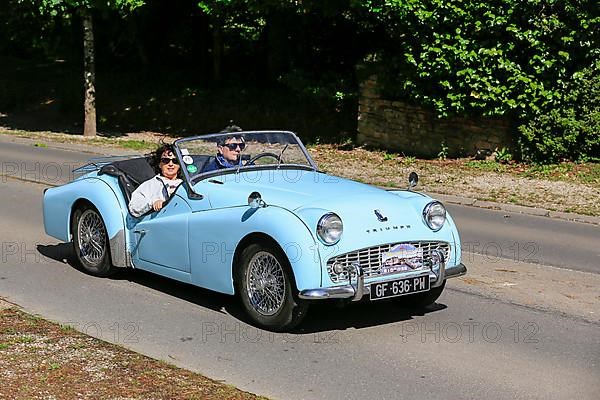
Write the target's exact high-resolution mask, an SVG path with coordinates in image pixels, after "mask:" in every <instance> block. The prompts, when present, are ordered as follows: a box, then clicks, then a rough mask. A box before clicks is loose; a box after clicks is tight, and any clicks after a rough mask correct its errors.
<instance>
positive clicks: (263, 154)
mask: <svg viewBox="0 0 600 400" xmlns="http://www.w3.org/2000/svg"><path fill="white" fill-rule="evenodd" d="M263 157H273V158H274V159H276V160H277V162H279V161H280V160H279V156H278V155H277V154H275V153H269V152H265V153H258V154H257V155H255V156H254V157H252V158H251V159H250V160H248V162H247V163H246V165H252V164H253V163H254V162H255V161H256V160H258V159H259V158H263Z"/></svg>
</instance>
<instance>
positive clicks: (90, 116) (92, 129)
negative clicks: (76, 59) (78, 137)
mask: <svg viewBox="0 0 600 400" xmlns="http://www.w3.org/2000/svg"><path fill="white" fill-rule="evenodd" d="M81 19H82V24H83V79H84V89H85V98H84V101H83V110H84V114H85V117H84V118H85V119H84V123H83V136H96V71H95V60H94V31H93V26H94V25H93V21H92V14H91V12H90V10H89V9H87V8H82V9H81Z"/></svg>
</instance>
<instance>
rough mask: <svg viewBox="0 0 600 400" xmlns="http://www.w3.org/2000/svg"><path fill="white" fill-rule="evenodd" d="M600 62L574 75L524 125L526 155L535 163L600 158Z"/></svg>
mask: <svg viewBox="0 0 600 400" xmlns="http://www.w3.org/2000/svg"><path fill="white" fill-rule="evenodd" d="M599 71H600V61H598V62H596V64H594V65H592V66H591V67H589V68H586V69H584V70H582V71H581V72H579V73H576V74H574V75H573V77H572V79H571V80H569V81H568V82H566V83H565V88H564V91H563V92H562V93H560V95H558V96H557V97H556V98H555V99H554V101H553V102H552V103H549V104H547V105H546V106H545V108H544V109H541V110H536V111H537V112H536V113H535V114H534V115H533V117H532V118H531V120H529V121H528V122H527V123H525V124H523V125H521V126H520V128H519V130H520V132H521V134H522V136H521V138H520V140H519V144H520V148H521V153H522V155H523V158H524V159H526V160H528V161H535V162H558V161H560V160H563V159H576V160H579V161H590V160H592V161H593V160H595V161H598V160H599V159H600V73H599Z"/></svg>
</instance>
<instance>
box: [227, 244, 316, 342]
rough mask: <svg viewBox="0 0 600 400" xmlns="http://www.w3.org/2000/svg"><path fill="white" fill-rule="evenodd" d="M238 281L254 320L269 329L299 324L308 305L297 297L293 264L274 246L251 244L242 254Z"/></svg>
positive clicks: (245, 307) (285, 328) (278, 329)
mask: <svg viewBox="0 0 600 400" xmlns="http://www.w3.org/2000/svg"><path fill="white" fill-rule="evenodd" d="M239 260H240V262H239V265H238V266H237V268H236V282H237V287H238V293H239V295H240V299H241V302H242V306H243V307H244V310H245V311H246V314H247V315H248V316H249V317H250V318H251V319H252V321H253V322H254V323H255V324H256V325H258V326H260V327H262V328H265V329H267V330H271V331H283V330H289V329H292V328H293V327H295V326H297V325H298V324H299V323H300V322H301V321H302V320H303V319H304V317H305V315H306V311H307V309H308V305H307V304H306V303H305V302H302V301H300V300H299V299H298V298H297V297H296V293H295V290H296V289H295V285H294V283H293V280H292V279H291V277H292V274H291V267H290V265H289V262H288V260H287V258H286V257H285V255H284V254H283V252H282V251H281V250H279V249H278V248H275V247H274V246H269V245H263V244H251V245H249V246H248V247H246V248H245V249H244V250H243V251H242V254H241V256H240V259H239Z"/></svg>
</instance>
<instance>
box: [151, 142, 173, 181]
mask: <svg viewBox="0 0 600 400" xmlns="http://www.w3.org/2000/svg"><path fill="white" fill-rule="evenodd" d="M165 151H167V152H169V151H170V152H171V153H173V154H177V153H175V147H174V146H173V145H172V144H169V143H161V144H160V145H159V146H158V148H157V149H156V150H154V151H153V152H152V153H151V154H149V156H148V157H149V158H150V164H151V165H152V168H154V172H156V173H157V174H160V172H161V171H160V167H159V166H158V164H160V159H161V158H162V155H163V153H164V152H165Z"/></svg>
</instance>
